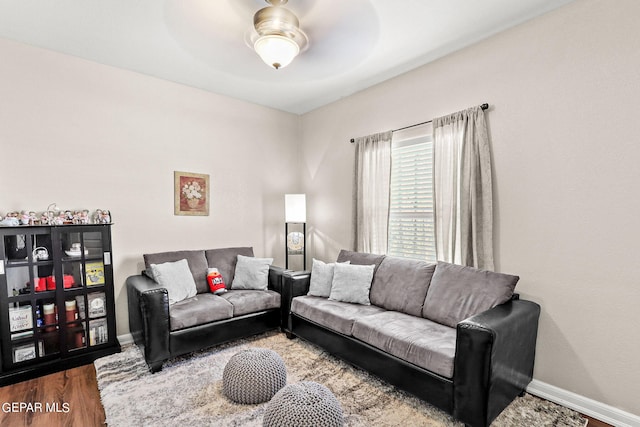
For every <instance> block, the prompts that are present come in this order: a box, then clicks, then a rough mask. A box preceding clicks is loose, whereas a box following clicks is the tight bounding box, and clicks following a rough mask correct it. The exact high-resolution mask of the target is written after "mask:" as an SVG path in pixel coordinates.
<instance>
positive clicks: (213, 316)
mask: <svg viewBox="0 0 640 427" xmlns="http://www.w3.org/2000/svg"><path fill="white" fill-rule="evenodd" d="M232 316H233V306H232V305H231V303H230V302H229V301H227V300H225V299H223V298H221V297H219V296H217V295H213V294H211V293H206V294H198V295H196V296H195V297H192V298H187V299H185V300H183V301H180V302H177V303H175V304H174V305H172V306H171V308H170V309H169V319H170V322H171V330H172V331H177V330H180V329H184V328H188V327H191V326H196V325H203V324H205V323H209V322H215V321H217V320H223V319H229V318H231V317H232Z"/></svg>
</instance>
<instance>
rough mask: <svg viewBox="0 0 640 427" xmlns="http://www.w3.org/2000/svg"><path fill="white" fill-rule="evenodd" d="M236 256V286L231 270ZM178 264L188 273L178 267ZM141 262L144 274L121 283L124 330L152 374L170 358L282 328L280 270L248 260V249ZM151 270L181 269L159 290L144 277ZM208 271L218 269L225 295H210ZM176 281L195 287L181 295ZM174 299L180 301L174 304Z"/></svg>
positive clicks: (183, 253) (158, 256) (159, 257)
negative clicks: (126, 310) (240, 264)
mask: <svg viewBox="0 0 640 427" xmlns="http://www.w3.org/2000/svg"><path fill="white" fill-rule="evenodd" d="M242 257H244V258H243V259H242V261H243V271H242V273H243V275H242V279H243V280H242V283H240V282H241V280H240V279H238V277H237V276H238V275H237V274H236V273H240V272H239V271H236V267H237V264H238V260H239V259H241V258H242ZM183 260H186V264H187V266H188V268H187V267H185V266H184V265H182V264H184V261H183ZM144 261H145V270H144V271H143V272H142V273H141V274H139V275H135V276H131V277H129V278H127V281H126V286H127V296H128V308H129V329H130V331H131V334H132V335H133V339H134V341H135V343H136V344H137V345H138V346H140V347H141V349H142V350H143V352H144V356H145V360H146V362H147V364H148V365H149V368H150V370H151V371H152V372H156V371H158V370H160V369H162V363H163V362H164V361H165V360H167V359H169V358H171V357H175V356H178V355H181V354H186V353H190V352H193V351H196V350H200V349H203V348H206V347H209V346H213V345H217V344H220V343H223V342H226V341H230V340H234V339H238V338H243V337H246V336H249V335H254V334H258V333H261V332H264V331H267V330H270V329H275V328H279V327H280V326H281V324H282V321H283V314H282V312H281V310H280V305H281V296H280V293H281V287H282V273H283V271H284V270H283V269H281V268H278V267H274V266H271V265H266V264H265V263H266V262H267V261H265V259H259V258H255V257H253V249H252V248H250V247H240V248H223V249H210V250H190V251H175V252H163V253H156V254H146V255H144ZM174 264H177V266H175V265H174ZM269 264H270V263H269ZM256 265H257V266H256ZM154 266H155V267H154ZM157 266H163V268H165V266H168V267H171V268H172V269H174V268H175V269H178V268H179V267H184V268H183V269H182V270H177V272H176V271H170V273H171V276H163V277H168V279H166V278H165V279H164V281H165V282H166V285H165V286H163V285H161V284H160V283H158V281H160V282H162V281H163V280H161V279H160V278H154V277H153V275H152V274H151V273H150V271H152V270H153V271H158V267H157ZM154 268H155V270H154ZM209 268H217V269H218V270H219V272H220V273H221V275H222V278H223V280H224V282H225V284H226V286H227V288H228V291H227V292H226V293H222V294H220V295H215V294H213V293H211V292H210V289H209V286H208V283H207V270H208V269H209ZM159 271H162V270H159ZM245 273H246V274H245ZM163 274H164V273H163ZM167 274H168V273H167ZM247 274H248V275H247ZM265 275H266V276H265ZM155 279H158V281H157V280H155ZM182 281H185V282H187V286H186V287H187V288H188V287H189V286H194V284H195V289H192V292H191V293H188V292H187V293H182V288H181V287H180V286H179V287H178V288H177V290H176V289H174V286H175V285H176V284H177V283H179V282H182ZM168 288H171V292H169V290H168ZM240 288H241V289H240ZM176 296H179V297H180V298H182V299H181V300H180V301H174V298H175V297H176ZM185 296H186V297H185ZM170 300H171V301H170ZM285 318H286V317H285Z"/></svg>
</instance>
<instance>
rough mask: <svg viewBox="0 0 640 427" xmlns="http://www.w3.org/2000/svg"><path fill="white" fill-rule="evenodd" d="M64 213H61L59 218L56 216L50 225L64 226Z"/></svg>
mask: <svg viewBox="0 0 640 427" xmlns="http://www.w3.org/2000/svg"><path fill="white" fill-rule="evenodd" d="M64 218H65V215H64V212H62V211H60V212H59V213H58V215H57V216H54V217H53V219H52V222H51V223H50V225H62V224H64Z"/></svg>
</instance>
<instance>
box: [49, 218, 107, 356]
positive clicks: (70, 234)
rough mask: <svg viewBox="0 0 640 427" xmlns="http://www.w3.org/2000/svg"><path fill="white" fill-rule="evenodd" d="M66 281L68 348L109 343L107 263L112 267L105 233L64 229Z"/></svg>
mask: <svg viewBox="0 0 640 427" xmlns="http://www.w3.org/2000/svg"><path fill="white" fill-rule="evenodd" d="M60 244H61V248H60V253H61V254H62V281H63V289H64V295H65V297H64V300H65V320H66V328H65V329H66V342H67V349H69V350H70V351H72V350H75V349H81V348H87V347H92V346H97V345H100V344H104V343H107V341H108V339H109V334H108V331H107V320H106V318H107V302H106V294H105V290H104V288H105V284H106V283H107V281H106V280H107V277H106V274H108V270H107V269H106V268H105V263H106V264H107V265H109V264H110V262H111V261H110V260H111V253H110V252H109V242H105V241H104V240H103V233H102V231H96V230H86V229H77V230H76V229H70V230H61V238H60Z"/></svg>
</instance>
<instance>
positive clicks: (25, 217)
mask: <svg viewBox="0 0 640 427" xmlns="http://www.w3.org/2000/svg"><path fill="white" fill-rule="evenodd" d="M20 224H22V225H29V212H27V211H22V213H21V214H20Z"/></svg>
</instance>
